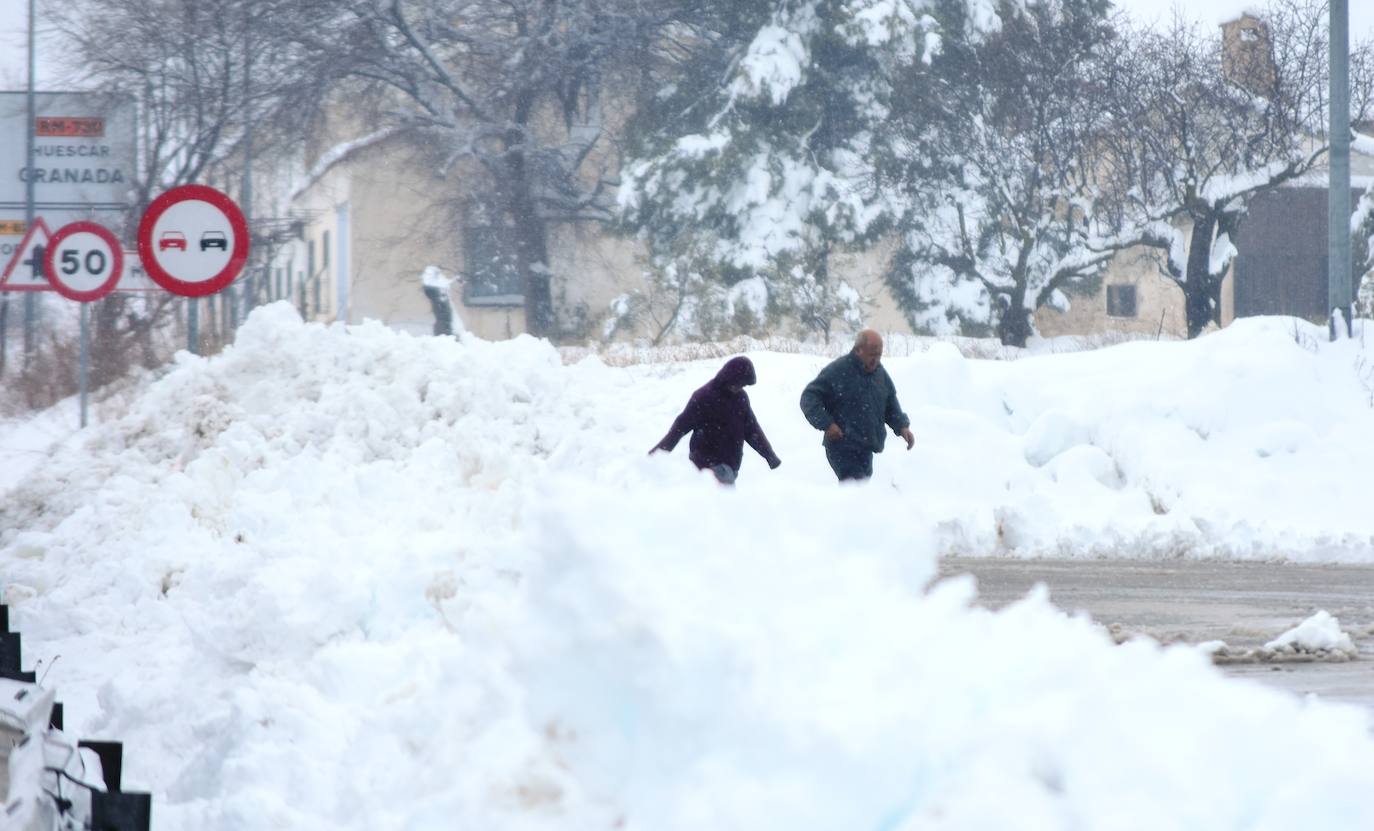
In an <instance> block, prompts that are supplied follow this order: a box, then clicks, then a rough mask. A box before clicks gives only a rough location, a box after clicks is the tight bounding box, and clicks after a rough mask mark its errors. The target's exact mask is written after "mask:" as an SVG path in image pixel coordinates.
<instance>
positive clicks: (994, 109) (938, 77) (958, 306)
mask: <svg viewBox="0 0 1374 831" xmlns="http://www.w3.org/2000/svg"><path fill="white" fill-rule="evenodd" d="M1106 11H1107V4H1106V2H1105V0H1033V1H1032V2H1030V3H1028V4H1027V6H1026V8H1025V10H1024V13H1012V11H1011V9H1010V8H1009V7H1007V6H1003V7H1002V15H1003V21H1002V25H1001V27H1000V30H999V31H998V32H997V33H995V34H993V35H991V36H989V37H988V38H986V39H984V40H983V41H981V42H977V43H967V44H964V43H960V44H950V45H949V47H948V48H946V49H945V50H944V51H943V52H942V54H941V55H939V56H938V57H936V58H935V60H934V61H933V62H932V65H931V67H930V68H929V70H928V71H923V72H922V73H921V75H920V77H919V79H918V80H917V82H915V83H913V84H912V85H911V87H910V88H911V89H914V90H917V92H916V93H915V94H914V95H913V96H912V99H913V100H911V101H910V102H909V103H908V104H907V105H905V106H901V107H897V108H895V110H894V115H893V119H892V122H891V125H890V127H889V129H887V130H886V131H884V132H885V133H886V134H889V135H890V136H891V138H890V139H887V141H888V142H890V146H889V147H888V148H887V151H888V152H886V153H883V154H880V155H879V158H880V159H883V160H885V161H883V162H882V164H883V165H884V166H885V171H884V172H885V173H886V174H887V175H885V176H884V177H883V178H885V179H890V180H891V185H892V187H893V188H894V189H896V190H897V191H899V192H900V193H901V194H902V195H903V196H904V197H905V198H906V200H907V201H908V202H909V204H910V205H911V206H912V209H911V210H910V212H909V214H908V216H907V218H906V219H905V221H904V222H903V223H902V225H901V228H900V231H901V240H902V247H901V249H900V250H899V252H898V254H897V256H896V257H895V258H894V261H893V263H892V267H891V269H890V270H889V272H888V275H887V280H888V285H889V286H890V287H891V289H892V290H893V293H894V294H895V295H896V297H897V298H898V301H899V302H900V303H901V305H902V308H903V309H904V310H905V312H906V314H907V317H908V319H909V321H910V323H911V325H912V327H913V328H915V329H916V330H918V331H931V332H962V333H966V334H986V333H988V332H990V331H995V332H996V333H997V335H998V337H999V338H1000V339H1001V341H1002V342H1003V343H1005V344H1009V345H1015V346H1024V345H1025V343H1026V338H1027V337H1028V336H1029V335H1030V334H1031V333H1032V323H1031V314H1032V313H1033V312H1034V310H1035V309H1036V308H1038V307H1040V306H1042V305H1046V304H1051V305H1054V306H1056V307H1061V308H1062V307H1064V306H1065V305H1066V304H1067V302H1068V295H1070V294H1073V293H1075V292H1078V293H1083V292H1093V291H1096V289H1097V287H1098V285H1099V281H1098V279H1097V275H1098V273H1099V272H1100V270H1101V268H1102V266H1103V265H1104V264H1105V263H1106V261H1107V260H1108V259H1110V257H1111V256H1112V254H1113V252H1114V251H1115V250H1116V248H1117V247H1119V246H1120V244H1121V242H1122V238H1120V237H1119V235H1118V233H1117V232H1118V230H1119V229H1117V228H1115V227H1112V226H1111V225H1110V223H1109V222H1107V221H1104V220H1106V219H1109V217H1106V216H1104V214H1103V212H1102V211H1101V210H1100V207H1101V205H1100V203H1101V202H1102V199H1103V191H1102V188H1101V187H1100V186H1099V183H1098V176H1097V171H1096V169H1095V167H1094V161H1095V154H1096V151H1097V147H1098V145H1099V139H1100V136H1101V135H1102V134H1103V133H1104V132H1106V131H1108V130H1111V129H1115V128H1116V126H1117V125H1115V124H1114V123H1113V122H1112V120H1111V118H1110V114H1109V113H1107V112H1106V108H1105V106H1104V95H1105V90H1106V89H1107V87H1108V85H1109V84H1110V78H1109V77H1107V76H1106V74H1105V71H1106V68H1105V64H1104V61H1103V54H1104V52H1105V51H1106V50H1108V49H1110V48H1113V47H1114V40H1113V37H1112V30H1111V29H1110V27H1109V26H1108V25H1107V20H1106Z"/></svg>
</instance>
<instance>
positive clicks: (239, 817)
mask: <svg viewBox="0 0 1374 831" xmlns="http://www.w3.org/2000/svg"><path fill="white" fill-rule="evenodd" d="M1316 332H1317V330H1309V329H1305V328H1302V326H1300V325H1297V324H1293V323H1292V322H1291V321H1255V322H1245V323H1242V324H1237V325H1236V326H1233V327H1231V328H1229V329H1228V330H1226V331H1225V332H1222V333H1220V334H1218V335H1214V336H1210V337H1208V338H1204V339H1203V340H1201V341H1198V342H1194V343H1187V344H1133V345H1125V346H1121V347H1116V348H1113V349H1109V350H1103V351H1101V352H1098V353H1092V354H1079V355H1067V356H1045V357H1037V358H1028V359H1025V360H1021V361H1017V362H1014V363H1000V364H993V363H985V362H978V361H969V360H967V359H965V358H963V357H961V356H960V355H959V354H958V353H957V352H956V351H954V350H953V349H945V348H941V349H932V350H930V351H928V352H925V353H921V354H916V355H913V356H911V357H904V358H892V359H890V360H888V361H887V363H888V364H889V367H890V370H891V371H892V373H893V375H894V378H895V380H896V383H897V386H898V389H899V391H901V393H902V396H903V399H904V402H905V404H906V406H907V409H908V410H909V412H910V413H911V415H912V417H913V429H914V430H915V431H916V433H917V437H918V441H919V444H918V447H917V449H916V450H914V451H911V452H907V451H904V450H901V449H899V448H897V447H890V449H889V451H888V452H887V453H885V454H883V456H881V457H880V458H879V459H878V462H877V468H878V476H877V478H876V479H875V480H874V481H873V482H870V483H868V484H867V485H865V486H861V487H837V486H836V485H835V484H834V482H833V477H831V475H830V474H829V471H828V470H827V469H826V468H825V466H824V461H823V458H822V454H821V450H820V447H819V439H818V435H817V434H816V433H815V431H813V430H811V428H810V427H809V426H807V425H806V424H805V423H804V422H803V421H802V419H801V418H800V416H799V414H798V412H797V409H796V407H797V404H796V399H797V395H798V394H799V392H800V389H801V386H802V385H803V384H804V383H805V382H806V381H807V380H809V379H810V378H811V377H812V376H813V375H814V373H815V372H816V371H817V370H818V369H819V368H820V366H821V365H823V363H824V362H825V359H824V358H819V357H813V356H804V355H780V354H772V353H755V354H753V355H751V357H752V358H753V360H754V362H755V365H756V367H757V369H758V373H759V379H760V382H759V384H758V385H756V386H754V387H752V388H751V389H750V394H751V396H752V397H753V399H754V402H755V409H756V411H757V413H758V414H759V418H760V421H761V422H762V424H763V426H764V428H765V430H767V432H768V434H769V437H770V439H772V441H773V444H774V446H775V448H776V449H777V450H778V452H779V453H780V455H781V456H782V459H783V462H784V464H783V467H782V468H780V469H779V470H778V471H776V472H771V473H770V472H769V471H767V469H766V466H765V465H764V464H763V462H762V461H761V460H759V459H757V457H752V456H751V457H749V458H747V459H746V461H745V465H744V469H743V471H742V475H741V479H740V484H739V486H738V487H737V488H734V489H723V488H720V487H718V486H716V485H715V484H714V482H713V480H712V479H711V477H709V476H706V475H699V474H697V472H696V471H694V470H693V469H692V468H691V467H690V465H688V464H687V463H686V461H685V458H684V453H682V452H679V453H677V454H673V455H664V454H657V455H655V456H653V457H647V456H646V455H645V454H646V452H647V450H648V449H649V447H651V446H652V445H653V444H654V443H655V442H656V441H657V439H658V438H659V437H660V435H661V434H662V432H663V431H664V430H666V428H667V426H668V423H669V422H670V420H671V418H672V416H673V415H675V414H676V412H677V409H678V408H679V407H680V406H681V404H682V403H683V402H684V401H685V400H686V397H687V395H688V394H689V393H690V391H691V390H692V389H693V388H695V387H696V386H698V385H700V384H701V383H703V382H704V381H705V380H707V379H708V378H709V377H710V376H711V375H712V374H713V373H714V371H715V369H716V368H718V363H719V361H706V362H698V363H690V364H670V365H663V364H660V365H645V366H637V367H632V368H628V369H612V368H609V367H606V366H605V365H603V364H601V363H600V362H598V361H596V360H594V359H588V360H584V361H582V362H580V363H578V364H575V365H573V366H563V365H562V364H561V362H560V361H559V359H558V356H557V353H556V352H555V351H554V350H553V349H552V348H551V347H549V346H548V345H547V344H545V343H543V342H540V341H536V340H533V339H530V338H517V339H515V340H513V341H510V342H504V343H485V342H482V341H479V340H477V339H473V338H464V339H462V340H461V341H459V340H455V339H452V338H415V337H411V336H408V335H404V334H398V333H395V332H392V331H389V330H387V329H385V328H384V327H382V326H380V325H373V324H365V325H362V326H356V327H343V326H338V325H336V326H332V327H322V326H320V325H318V324H302V323H301V322H300V320H299V318H298V317H296V315H295V312H294V311H293V310H291V308H290V307H289V306H287V305H285V304H277V305H273V306H269V307H266V308H263V309H260V310H258V311H256V312H255V313H254V314H253V316H252V317H251V318H250V319H249V321H248V322H247V324H246V325H245V327H244V328H243V329H242V330H241V332H240V336H239V339H238V342H237V343H236V344H235V345H234V347H232V348H231V349H229V350H226V351H225V353H223V354H222V355H220V356H217V357H214V358H210V359H202V358H197V357H193V356H189V355H185V354H183V355H181V356H180V357H179V362H178V364H177V365H176V366H175V367H173V368H171V369H170V371H169V372H168V373H167V374H166V375H165V376H164V377H162V378H161V379H160V380H158V381H156V382H154V383H152V384H151V385H149V386H148V387H147V389H146V391H145V392H144V394H143V395H142V396H141V397H138V398H136V399H134V400H133V401H132V403H131V404H130V406H129V408H128V411H127V413H125V414H124V415H123V416H122V417H120V418H118V419H117V420H114V421H109V422H104V423H100V424H98V425H96V426H95V427H93V428H92V429H89V430H87V431H85V432H83V433H81V434H79V435H78V436H76V437H74V438H73V439H72V440H69V441H68V442H67V443H66V444H65V445H63V446H62V447H61V448H59V449H58V450H57V451H56V452H55V453H54V455H53V457H52V458H51V459H50V460H49V461H48V463H46V464H45V465H43V466H41V467H39V468H35V469H34V470H33V471H32V473H31V474H30V475H29V476H28V477H27V478H25V479H24V480H22V481H21V482H20V483H19V484H18V485H17V486H16V487H15V488H13V489H12V490H11V491H10V492H9V493H8V494H7V498H6V499H5V501H4V503H3V504H0V591H2V592H3V597H4V599H5V601H6V602H8V603H10V604H12V605H13V606H14V608H15V615H16V618H17V623H18V625H19V626H20V627H21V628H22V629H23V631H24V633H25V647H26V659H27V661H28V662H30V663H32V662H33V661H36V660H38V659H40V658H41V659H44V660H45V661H51V659H52V657H53V656H54V655H57V654H61V655H62V660H60V661H58V662H56V663H55V664H53V665H52V669H51V671H50V673H49V675H48V683H50V684H53V685H55V686H56V687H57V688H58V690H59V691H60V694H61V696H62V698H63V700H64V701H65V703H66V716H67V723H68V725H69V727H70V728H71V729H72V730H73V732H75V733H77V734H79V735H83V736H108V737H112V738H117V739H121V740H123V741H125V742H126V744H127V748H128V754H127V756H126V769H125V780H126V782H127V783H128V785H129V787H131V788H140V789H150V790H152V791H153V792H154V793H155V799H156V803H155V804H156V806H157V807H156V811H157V814H158V826H159V828H163V829H183V828H184V829H220V828H223V829H229V828H261V827H277V828H318V827H324V826H329V827H338V828H357V829H373V828H407V829H409V828H486V829H537V828H558V829H570V828H608V827H622V828H626V829H653V830H654V831H671V829H678V828H681V829H687V828H693V829H698V828H721V829H732V828H741V829H743V828H749V829H758V828H768V829H772V828H787V829H789V831H793V830H796V831H805V829H812V828H815V829H822V828H824V829H831V828H837V827H844V828H873V829H893V830H900V831H912V829H917V828H920V829H931V828H951V829H953V828H973V827H989V828H1006V827H1028V826H1036V827H1088V828H1113V827H1169V828H1181V829H1207V831H1216V829H1227V828H1237V829H1239V828H1256V827H1259V828H1291V827H1298V824H1299V822H1301V823H1302V824H1303V825H1304V826H1312V827H1320V828H1323V829H1342V828H1349V829H1363V828H1368V827H1369V825H1370V822H1371V820H1374V808H1371V806H1370V804H1369V800H1368V799H1367V798H1365V797H1364V796H1363V795H1364V794H1366V793H1368V789H1369V788H1370V787H1371V786H1372V785H1374V742H1371V741H1370V737H1369V733H1368V727H1369V725H1368V717H1367V715H1366V714H1365V713H1363V712H1361V711H1357V710H1354V709H1349V708H1341V707H1335V706H1328V705H1322V704H1320V703H1318V702H1300V701H1298V700H1295V699H1293V698H1290V697H1287V696H1285V695H1282V694H1280V693H1277V692H1273V691H1269V690H1265V689H1261V688H1257V687H1253V686H1249V685H1245V684H1242V683H1238V682H1231V681H1227V680H1225V679H1223V678H1222V677H1221V676H1220V675H1219V674H1218V673H1217V672H1216V670H1214V669H1213V668H1212V667H1211V666H1210V665H1209V662H1208V660H1207V658H1206V656H1205V655H1201V654H1199V653H1198V652H1197V651H1196V650H1192V649H1186V648H1179V649H1168V650H1162V649H1160V648H1158V647H1156V646H1153V645H1150V644H1148V643H1139V642H1132V643H1128V644H1125V645H1122V646H1116V645H1114V644H1113V643H1112V642H1111V640H1110V639H1109V638H1108V637H1107V636H1106V635H1105V634H1104V633H1103V632H1102V631H1101V630H1100V629H1099V627H1097V626H1095V625H1094V624H1092V623H1091V622H1090V621H1087V620H1082V619H1074V618H1069V617H1066V616H1065V615H1063V614H1062V613H1060V612H1058V611H1057V610H1056V609H1055V608H1054V607H1053V606H1052V605H1051V603H1050V602H1049V601H1048V600H1047V599H1046V598H1045V597H1043V596H1032V597H1029V598H1027V599H1026V600H1024V601H1023V602H1021V603H1019V604H1016V605H1014V606H1013V607H1011V608H1009V609H1007V610H1004V611H1002V612H999V613H991V612H988V611H985V610H981V609H977V608H974V607H972V605H971V603H972V600H973V598H974V596H975V595H974V587H973V585H972V583H971V582H969V581H967V580H955V581H949V582H944V583H940V584H937V585H936V586H935V587H934V588H931V589H928V588H927V583H928V581H929V580H930V579H931V577H932V575H934V574H935V562H936V558H937V557H938V556H940V555H942V554H946V553H950V552H951V551H958V552H961V553H981V554H988V553H1001V554H1016V555H1033V554H1044V553H1071V554H1075V555H1089V556H1091V555H1098V554H1114V555H1121V556H1151V555H1173V554H1177V553H1182V554H1187V555H1190V556H1241V557H1246V556H1275V555H1285V556H1293V557H1298V558H1303V559H1317V558H1326V557H1329V558H1342V559H1368V558H1369V553H1370V550H1371V547H1370V545H1369V538H1370V535H1371V533H1374V528H1371V523H1374V519H1371V518H1370V517H1368V516H1367V512H1365V511H1363V506H1362V505H1361V502H1360V493H1361V492H1362V491H1363V490H1364V489H1363V488H1362V487H1358V482H1354V483H1351V482H1348V480H1349V479H1350V478H1351V477H1350V475H1349V474H1348V473H1346V471H1352V470H1368V469H1370V466H1371V465H1370V463H1371V462H1374V459H1367V458H1366V456H1367V455H1368V453H1369V452H1370V451H1368V450H1365V449H1364V444H1366V442H1364V441H1363V439H1364V438H1365V437H1367V436H1368V435H1369V431H1370V428H1371V427H1374V424H1371V423H1370V418H1371V416H1370V410H1369V401H1368V397H1369V394H1368V391H1367V390H1366V389H1365V387H1364V386H1363V381H1362V380H1361V375H1360V367H1361V366H1365V365H1367V363H1361V361H1367V358H1366V356H1365V351H1364V349H1363V347H1362V345H1361V343H1360V342H1359V340H1355V341H1343V342H1339V343H1336V344H1326V343H1324V342H1320V341H1319V340H1318V339H1316V337H1315V333H1316ZM989 793H996V794H997V797H998V798H997V799H988V798H987V797H988V794H989Z"/></svg>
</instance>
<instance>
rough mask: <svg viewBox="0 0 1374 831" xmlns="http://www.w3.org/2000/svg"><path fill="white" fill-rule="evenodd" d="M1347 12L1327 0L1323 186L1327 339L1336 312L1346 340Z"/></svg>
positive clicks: (1342, 1) (1341, 0) (1338, 1)
mask: <svg viewBox="0 0 1374 831" xmlns="http://www.w3.org/2000/svg"><path fill="white" fill-rule="evenodd" d="M1349 12H1350V10H1349V7H1348V3H1347V0H1331V93H1330V99H1329V100H1330V104H1331V153H1330V156H1329V159H1330V163H1331V165H1330V172H1329V176H1328V183H1327V199H1326V213H1327V226H1326V227H1327V236H1326V259H1327V306H1328V307H1329V308H1330V309H1331V339H1332V340H1335V339H1336V338H1337V337H1339V333H1338V332H1337V329H1338V322H1337V320H1336V313H1337V312H1340V313H1342V314H1343V315H1344V316H1345V327H1344V328H1345V336H1346V337H1350V335H1351V332H1352V325H1353V324H1352V321H1351V320H1350V300H1351V297H1352V295H1353V291H1352V290H1351V286H1350V282H1351V273H1350V272H1351V270H1352V269H1351V261H1350V260H1351V257H1350V13H1349Z"/></svg>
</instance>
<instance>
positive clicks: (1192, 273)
mask: <svg viewBox="0 0 1374 831" xmlns="http://www.w3.org/2000/svg"><path fill="white" fill-rule="evenodd" d="M1216 227H1217V218H1216V216H1215V215H1213V214H1210V213H1209V214H1206V215H1205V216H1203V217H1201V218H1196V219H1194V220H1193V235H1192V240H1191V241H1190V242H1189V243H1188V271H1187V273H1186V274H1185V275H1184V280H1183V301H1184V311H1185V313H1186V314H1187V318H1188V337H1189V338H1190V339H1191V338H1195V337H1197V336H1198V335H1200V334H1202V331H1203V330H1204V329H1206V328H1207V324H1208V323H1220V319H1219V316H1220V313H1221V280H1220V279H1219V278H1218V279H1213V277H1212V274H1211V265H1212V236H1213V234H1214V233H1215V232H1216Z"/></svg>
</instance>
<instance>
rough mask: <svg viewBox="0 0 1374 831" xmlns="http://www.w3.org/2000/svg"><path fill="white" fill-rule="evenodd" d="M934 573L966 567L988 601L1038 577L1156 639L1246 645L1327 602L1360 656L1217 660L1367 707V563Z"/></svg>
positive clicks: (977, 562)
mask: <svg viewBox="0 0 1374 831" xmlns="http://www.w3.org/2000/svg"><path fill="white" fill-rule="evenodd" d="M940 574H941V575H942V576H949V575H953V574H972V575H973V576H974V577H975V578H977V580H978V594H979V598H980V602H981V603H983V604H984V605H987V606H989V607H991V608H994V609H996V608H1000V607H1002V606H1004V605H1006V604H1007V603H1010V602H1012V601H1015V600H1017V599H1019V598H1021V597H1024V596H1025V594H1026V592H1028V591H1030V589H1031V587H1032V586H1034V585H1035V584H1036V583H1044V584H1045V585H1046V586H1048V587H1049V592H1050V600H1051V601H1053V602H1054V604H1055V605H1056V606H1058V607H1059V608H1061V609H1064V610H1065V611H1068V612H1075V611H1083V612H1087V613H1088V614H1089V615H1091V616H1092V618H1093V620H1096V621H1097V622H1099V623H1102V624H1104V625H1108V626H1110V625H1112V624H1119V625H1120V627H1121V628H1122V630H1124V631H1125V632H1127V633H1131V634H1137V633H1138V634H1143V635H1149V636H1150V637H1152V638H1154V639H1155V640H1158V641H1160V642H1161V643H1176V642H1186V643H1193V644H1196V643H1202V642H1203V641H1210V640H1223V641H1226V643H1227V644H1229V645H1231V646H1233V647H1241V648H1246V649H1252V648H1255V647H1258V646H1261V645H1263V644H1264V643H1265V642H1267V641H1270V640H1272V639H1274V638H1275V637H1277V636H1278V635H1280V634H1282V633H1283V632H1284V631H1286V630H1288V629H1291V628H1292V627H1293V626H1295V625H1297V624H1298V623H1301V622H1302V621H1303V620H1305V619H1306V618H1308V617H1309V616H1311V615H1312V614H1313V613H1314V612H1316V611H1317V610H1319V609H1325V610H1326V611H1328V612H1330V613H1331V614H1332V615H1334V616H1336V617H1337V618H1338V619H1339V620H1340V623H1341V629H1343V630H1344V631H1345V632H1347V633H1349V634H1350V637H1351V638H1353V639H1354V641H1355V644H1356V645H1357V646H1358V647H1359V648H1360V656H1359V659H1358V660H1354V661H1349V662H1346V663H1327V662H1317V663H1280V664H1233V665H1229V666H1224V667H1222V669H1223V670H1224V671H1225V672H1226V674H1227V675H1231V676H1235V677H1239V678H1249V679H1252V680H1255V681H1259V682H1262V683H1265V684H1269V685H1272V686H1275V687H1280V688H1282V689H1285V690H1288V691H1290V692H1294V693H1299V694H1305V693H1316V694H1317V695H1319V696H1321V697H1322V698H1324V699H1328V700H1332V701H1343V702H1347V703H1353V704H1359V705H1361V706H1363V707H1365V708H1367V709H1369V710H1370V711H1372V712H1374V566H1350V565H1293V564H1285V563H1236V562H1214V561H1199V560H1006V559H979V558H950V559H945V560H943V561H941V563H940Z"/></svg>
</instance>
